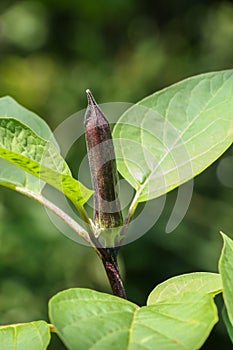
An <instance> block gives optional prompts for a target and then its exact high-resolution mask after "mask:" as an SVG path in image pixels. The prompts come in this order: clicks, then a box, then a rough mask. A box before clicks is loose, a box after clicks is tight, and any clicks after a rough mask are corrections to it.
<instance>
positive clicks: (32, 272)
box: [0, 0, 233, 350]
mask: <svg viewBox="0 0 233 350" xmlns="http://www.w3.org/2000/svg"><path fill="white" fill-rule="evenodd" d="M232 43H233V5H232V3H231V2H230V1H213V0H211V1H207V0H206V1H197V0H195V1H194V0H190V1H185V0H179V1H178V0H177V1H169V0H163V1H152V0H151V1H149V0H144V1H142V0H140V1H139V0H136V1H133V0H126V1H125V0H112V1H109V2H107V1H105V0H99V1H94V0H89V1H81V0H73V1H72V0H66V1H62V0H60V1H59V0H57V1H55V0H44V1H18V2H17V1H10V0H3V1H1V2H0V95H1V96H4V95H11V96H12V97H14V98H15V99H16V100H17V101H18V102H20V103H21V104H23V105H24V106H26V107H27V108H29V109H32V110H33V111H35V112H36V113H37V114H38V115H40V116H42V117H43V118H44V119H45V120H46V121H47V122H48V124H49V125H50V126H51V128H52V129H54V128H55V127H56V126H57V125H59V123H61V122H62V121H63V120H64V119H65V118H67V117H68V116H69V115H71V114H73V113H74V112H76V111H79V110H81V109H83V108H85V106H86V97H85V89H86V88H91V89H92V91H93V92H94V94H95V96H96V99H97V100H98V101H99V102H100V103H103V102H114V101H125V102H137V101H138V100H139V99H141V98H143V97H145V96H147V95H148V94H150V93H152V92H155V91H156V90H159V89H161V88H163V87H165V86H168V85H170V84H172V83H174V82H177V81H179V80H181V79H183V78H185V77H188V76H191V75H195V74H198V73H202V72H208V71H213V70H220V69H221V70H222V69H227V68H232V64H233V45H232ZM76 152H77V153H76V157H77V158H78V157H79V152H78V149H77V150H76ZM226 157H229V158H228V160H229V159H232V158H230V157H232V148H231V149H229V150H228V151H227V153H225V154H224V155H223V157H222V158H221V159H220V160H218V161H217V162H215V164H213V165H212V166H211V167H210V168H208V169H207V170H206V171H205V172H204V173H203V174H201V175H199V176H198V177H197V178H196V179H195V188H194V193H193V197H192V202H191V205H190V208H189V210H188V213H187V215H186V217H185V218H184V220H183V221H182V223H181V224H180V225H179V227H178V228H177V229H176V230H175V231H174V232H173V233H171V234H165V227H166V223H167V221H168V218H169V215H170V213H171V210H172V207H173V205H174V200H175V198H176V191H173V192H172V193H170V194H169V195H168V196H167V201H166V207H165V210H164V212H163V214H162V216H161V217H160V219H159V221H158V222H157V223H156V225H155V226H154V228H153V229H152V230H151V231H150V232H148V233H147V234H146V235H144V236H143V237H142V238H141V239H139V240H138V241H136V242H134V243H131V244H129V245H127V246H125V247H123V248H122V249H121V253H120V263H121V267H122V271H123V275H124V281H125V286H126V290H127V293H128V296H129V299H130V300H132V301H134V302H137V303H138V304H140V305H142V304H144V303H145V300H146V297H147V295H148V293H149V292H150V291H151V290H152V289H153V288H154V286H155V285H156V284H157V283H160V282H162V281H163V280H165V279H167V278H169V277H171V276H174V275H177V274H181V273H187V272H194V271H213V272H215V271H217V261H218V257H219V254H220V251H221V245H222V242H221V238H220V235H219V233H218V232H219V231H220V230H222V231H224V232H225V233H226V234H228V235H230V236H231V237H233V236H232V235H233V228H232V209H233V206H232V197H233V180H232V177H233V176H232V167H231V168H229V167H228V171H227V169H225V173H224V172H223V173H224V174H225V175H224V176H223V177H218V176H217V169H219V166H220V165H221V164H222V163H221V160H222V159H223V158H224V159H225V158H226ZM70 158H71V159H70V161H71V162H72V161H73V160H74V158H75V157H70ZM70 165H71V167H72V164H70ZM227 178H228V180H227V181H226V179H227ZM0 199H1V201H0V323H1V324H5V323H16V322H24V321H31V320H36V319H47V301H48V299H49V298H50V297H51V296H52V295H53V294H55V293H56V292H58V291H60V290H62V289H66V288H69V287H88V288H94V289H96V290H100V291H110V290H109V287H108V283H107V280H106V277H105V274H104V271H103V268H102V266H101V264H100V262H99V261H98V258H97V257H96V256H95V254H94V252H92V251H91V249H89V248H87V247H84V246H81V245H78V244H76V243H74V242H73V241H71V240H69V239H68V238H66V237H65V236H64V235H62V234H61V233H59V232H58V231H57V230H56V228H55V227H54V226H53V225H52V223H51V222H50V221H49V219H48V217H47V215H46V213H45V211H44V209H43V208H42V207H41V206H39V205H38V204H36V203H34V202H33V201H31V200H29V199H27V198H24V197H23V196H22V195H19V194H17V193H14V192H12V191H10V190H7V189H4V188H1V189H0ZM217 300H218V304H219V307H220V309H221V303H222V301H221V298H220V297H218V299H217ZM220 346H221V348H224V349H231V348H232V345H231V343H230V341H229V340H228V337H227V334H226V330H225V328H224V325H223V323H222V321H221V322H220V323H219V324H218V325H217V326H216V327H215V328H214V330H213V332H212V333H211V336H210V338H209V339H208V341H207V342H206V344H205V345H204V346H203V348H202V349H205V350H207V349H211V350H213V349H219V348H220ZM49 349H50V350H55V349H56V350H58V349H64V346H63V345H62V344H60V342H59V341H58V340H56V339H55V338H54V336H53V341H52V343H51V345H50V347H49Z"/></svg>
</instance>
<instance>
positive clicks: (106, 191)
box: [85, 90, 123, 229]
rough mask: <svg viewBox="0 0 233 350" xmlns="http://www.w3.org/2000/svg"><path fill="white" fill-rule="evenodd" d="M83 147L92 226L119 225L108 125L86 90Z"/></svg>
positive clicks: (114, 169) (112, 149)
mask: <svg viewBox="0 0 233 350" xmlns="http://www.w3.org/2000/svg"><path fill="white" fill-rule="evenodd" d="M86 93H87V98H88V107H87V110H86V114H85V130H86V144H87V151H88V159H89V166H90V172H91V179H92V185H93V189H94V191H95V193H94V224H95V226H96V227H98V228H100V229H108V228H109V229H111V228H114V227H120V226H121V225H122V221H123V220H122V214H121V209H120V203H119V200H118V197H117V192H116V185H117V179H118V176H117V169H116V159H115V152H114V146H113V141H112V135H111V131H110V127H109V123H108V121H107V119H106V118H105V116H104V114H103V113H102V111H101V109H100V108H99V106H98V105H97V103H96V101H95V99H94V97H93V96H92V93H91V91H90V90H87V91H86Z"/></svg>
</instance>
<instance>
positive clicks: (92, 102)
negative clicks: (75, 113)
mask: <svg viewBox="0 0 233 350" xmlns="http://www.w3.org/2000/svg"><path fill="white" fill-rule="evenodd" d="M86 94H87V100H88V104H89V105H96V101H95V99H94V97H93V95H92V93H91V90H90V89H87V90H86Z"/></svg>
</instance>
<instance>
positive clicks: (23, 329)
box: [0, 321, 50, 350]
mask: <svg viewBox="0 0 233 350" xmlns="http://www.w3.org/2000/svg"><path fill="white" fill-rule="evenodd" d="M49 342H50V331H49V327H48V324H47V323H46V322H44V321H36V322H30V323H21V324H20V323H19V324H15V325H10V326H1V327H0V349H1V350H45V349H47V346H48V345H49Z"/></svg>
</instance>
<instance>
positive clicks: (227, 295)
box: [219, 233, 233, 325]
mask: <svg viewBox="0 0 233 350" xmlns="http://www.w3.org/2000/svg"><path fill="white" fill-rule="evenodd" d="M222 237H223V248H222V253H221V256H220V259H219V272H220V274H221V277H222V285H223V299H224V303H225V305H226V309H227V313H228V316H229V320H230V322H231V324H232V325H233V288H232V286H233V241H232V240H231V239H230V238H229V237H227V236H226V235H225V234H224V233H222Z"/></svg>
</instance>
